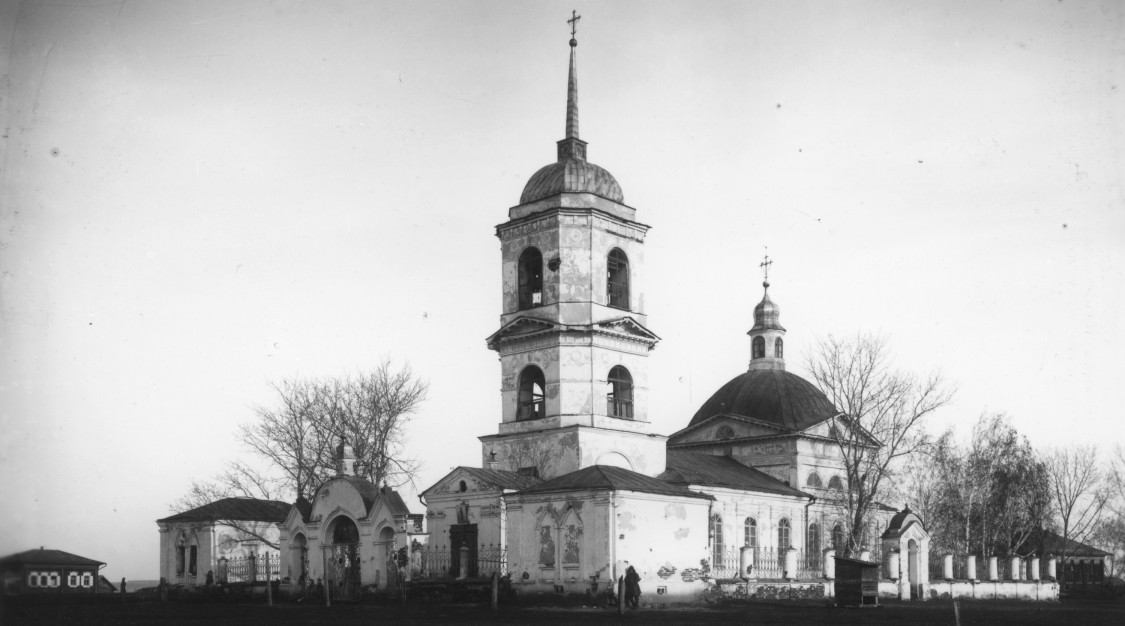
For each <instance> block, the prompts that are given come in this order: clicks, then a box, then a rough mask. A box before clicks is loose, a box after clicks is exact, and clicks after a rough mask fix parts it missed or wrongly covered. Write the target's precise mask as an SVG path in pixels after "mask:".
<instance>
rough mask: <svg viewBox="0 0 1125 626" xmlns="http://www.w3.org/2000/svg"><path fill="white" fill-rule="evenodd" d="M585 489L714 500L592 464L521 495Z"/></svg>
mask: <svg viewBox="0 0 1125 626" xmlns="http://www.w3.org/2000/svg"><path fill="white" fill-rule="evenodd" d="M584 489H609V490H613V491H637V492H640V493H656V494H661V495H668V496H682V497H686V498H704V499H708V500H711V499H713V498H712V497H711V496H709V495H707V494H703V493H699V492H696V491H692V490H690V489H688V488H686V487H682V486H680V485H673V484H671V483H668V482H665V481H663V480H660V479H657V478H653V477H651V476H645V475H644V474H638V473H637V472H634V471H632V470H627V469H624V468H621V467H612V466H609V465H591V466H589V467H584V468H582V469H580V470H578V471H576V472H571V473H569V474H563V475H562V476H557V477H555V478H552V479H551V480H547V481H544V482H542V483H540V484H538V485H535V486H534V487H529V488H527V489H523V490H521V491H520V494H533V493H551V492H561V491H580V490H584Z"/></svg>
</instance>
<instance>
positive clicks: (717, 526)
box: [711, 515, 723, 569]
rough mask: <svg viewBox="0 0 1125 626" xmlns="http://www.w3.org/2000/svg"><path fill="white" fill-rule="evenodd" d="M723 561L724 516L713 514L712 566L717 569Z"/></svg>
mask: <svg viewBox="0 0 1125 626" xmlns="http://www.w3.org/2000/svg"><path fill="white" fill-rule="evenodd" d="M722 563H723V517H722V516H721V515H712V516H711V568H712V569H717V568H718V567H720V566H721V565H722Z"/></svg>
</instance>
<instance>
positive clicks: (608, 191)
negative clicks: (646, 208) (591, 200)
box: [520, 158, 625, 204]
mask: <svg viewBox="0 0 1125 626" xmlns="http://www.w3.org/2000/svg"><path fill="white" fill-rule="evenodd" d="M560 193H592V194H594V195H595V196H601V197H603V198H605V199H607V200H613V201H614V202H617V203H619V204H624V203H625V194H624V193H622V191H621V185H619V184H618V183H617V179H616V178H614V177H613V174H610V173H609V172H608V171H607V170H606V169H605V168H602V167H600V166H598V165H595V164H593V163H590V162H589V161H586V160H584V159H578V158H567V159H564V160H561V161H558V162H557V163H551V164H550V165H546V166H543V167H542V168H540V169H539V171H537V172H535V173H534V174H532V175H531V178H530V179H529V180H528V181H527V185H525V186H524V188H523V193H522V194H520V204H527V203H528V202H535V201H536V200H542V199H543V198H549V197H551V196H553V195H555V194H560Z"/></svg>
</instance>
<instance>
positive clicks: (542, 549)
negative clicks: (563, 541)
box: [539, 526, 555, 567]
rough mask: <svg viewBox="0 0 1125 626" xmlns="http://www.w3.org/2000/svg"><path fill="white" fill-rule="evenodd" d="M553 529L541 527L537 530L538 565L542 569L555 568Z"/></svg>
mask: <svg viewBox="0 0 1125 626" xmlns="http://www.w3.org/2000/svg"><path fill="white" fill-rule="evenodd" d="M554 535H555V533H554V529H553V528H551V527H550V526H543V527H542V528H540V529H539V565H541V566H543V567H554V566H555V537H554Z"/></svg>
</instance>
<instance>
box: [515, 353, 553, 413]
mask: <svg viewBox="0 0 1125 626" xmlns="http://www.w3.org/2000/svg"><path fill="white" fill-rule="evenodd" d="M546 386H547V382H546V379H544V378H543V370H541V369H539V368H538V367H535V366H534V365H529V366H527V367H525V368H524V370H523V371H522V372H520V392H519V406H518V408H517V410H516V419H517V420H537V419H540V418H542V417H543V416H545V415H546V414H547V413H546V408H545V407H544V403H543V388H544V387H546Z"/></svg>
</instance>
